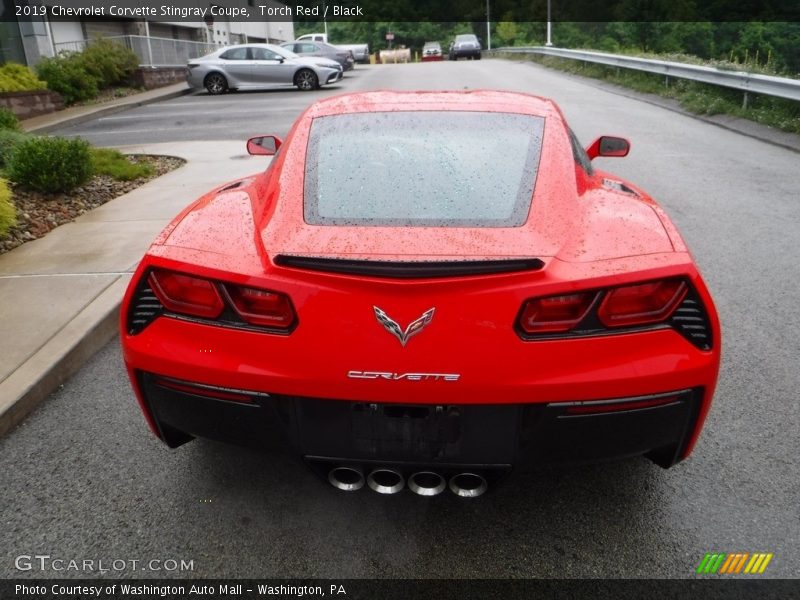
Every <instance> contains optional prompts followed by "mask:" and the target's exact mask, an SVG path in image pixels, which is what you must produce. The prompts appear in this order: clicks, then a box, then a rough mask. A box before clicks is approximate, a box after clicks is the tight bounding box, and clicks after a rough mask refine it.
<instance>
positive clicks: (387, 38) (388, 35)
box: [386, 32, 394, 42]
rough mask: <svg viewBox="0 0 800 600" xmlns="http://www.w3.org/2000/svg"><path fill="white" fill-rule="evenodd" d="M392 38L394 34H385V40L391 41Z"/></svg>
mask: <svg viewBox="0 0 800 600" xmlns="http://www.w3.org/2000/svg"><path fill="white" fill-rule="evenodd" d="M393 39H394V34H393V33H391V32H389V33H387V34H386V40H387V41H389V42H391V41H392V40H393Z"/></svg>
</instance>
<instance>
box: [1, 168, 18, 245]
mask: <svg viewBox="0 0 800 600" xmlns="http://www.w3.org/2000/svg"><path fill="white" fill-rule="evenodd" d="M16 224H17V209H16V208H15V207H14V204H13V203H12V202H11V189H10V188H9V187H8V183H6V180H5V179H0V238H2V237H5V235H6V234H7V233H8V230H9V229H11V228H12V227H13V226H14V225H16Z"/></svg>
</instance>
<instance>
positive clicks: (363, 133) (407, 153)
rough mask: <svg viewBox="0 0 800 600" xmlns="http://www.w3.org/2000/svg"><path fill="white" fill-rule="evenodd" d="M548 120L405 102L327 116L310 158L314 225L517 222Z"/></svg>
mask: <svg viewBox="0 0 800 600" xmlns="http://www.w3.org/2000/svg"><path fill="white" fill-rule="evenodd" d="M543 130H544V119H543V118H541V117H534V116H530V115H520V114H511V113H496V112H460V111H420V112H411V111H400V112H373V113H356V114H345V115H336V116H329V117H320V118H317V119H315V120H314V122H313V124H312V126H311V133H310V139H309V144H308V155H307V157H306V172H305V193H304V217H305V220H306V222H307V223H310V224H312V225H365V226H421V227H518V226H520V225H522V224H524V223H525V221H526V219H527V216H528V211H529V209H530V204H531V197H532V195H533V188H534V185H535V182H536V171H537V168H538V165H539V155H540V153H541V147H542V132H543Z"/></svg>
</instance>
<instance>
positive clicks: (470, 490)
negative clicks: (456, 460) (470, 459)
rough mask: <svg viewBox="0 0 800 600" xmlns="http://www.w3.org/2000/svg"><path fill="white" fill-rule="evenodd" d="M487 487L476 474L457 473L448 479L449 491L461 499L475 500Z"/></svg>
mask: <svg viewBox="0 0 800 600" xmlns="http://www.w3.org/2000/svg"><path fill="white" fill-rule="evenodd" d="M488 487H489V485H488V484H487V483H486V480H485V479H484V478H483V477H481V476H480V475H478V474H476V473H459V474H458V475H453V476H452V477H451V478H450V491H451V492H453V493H454V494H455V495H456V496H461V497H462V498H477V497H478V496H480V495H481V494H483V493H484V492H485V491H486V490H487V489H488Z"/></svg>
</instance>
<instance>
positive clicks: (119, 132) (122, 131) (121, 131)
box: [60, 124, 231, 137]
mask: <svg viewBox="0 0 800 600" xmlns="http://www.w3.org/2000/svg"><path fill="white" fill-rule="evenodd" d="M202 128H203V129H231V126H230V124H228V125H203V126H202ZM185 130H186V127H156V128H155V129H115V130H114V131H84V132H83V133H64V134H60V135H61V137H88V136H93V135H124V134H126V133H151V132H153V131H185Z"/></svg>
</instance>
